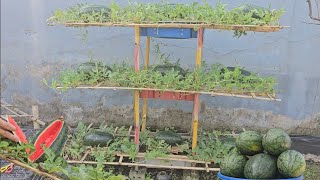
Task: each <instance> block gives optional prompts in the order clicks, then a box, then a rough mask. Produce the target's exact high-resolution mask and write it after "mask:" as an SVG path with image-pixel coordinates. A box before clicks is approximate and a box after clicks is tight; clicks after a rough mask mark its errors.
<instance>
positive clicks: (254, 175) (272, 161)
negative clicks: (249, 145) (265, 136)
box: [244, 153, 277, 179]
mask: <svg viewBox="0 0 320 180" xmlns="http://www.w3.org/2000/svg"><path fill="white" fill-rule="evenodd" d="M276 173H277V159H276V158H275V157H273V156H270V155H268V154H265V153H260V154H256V155H254V156H252V157H251V158H250V159H249V160H248V162H247V163H246V165H245V167H244V176H245V177H246V178H248V179H272V178H274V177H275V176H276Z"/></svg>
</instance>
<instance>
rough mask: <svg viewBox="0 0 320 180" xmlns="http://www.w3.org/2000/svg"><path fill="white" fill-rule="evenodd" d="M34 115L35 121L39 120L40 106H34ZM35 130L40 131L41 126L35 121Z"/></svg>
mask: <svg viewBox="0 0 320 180" xmlns="http://www.w3.org/2000/svg"><path fill="white" fill-rule="evenodd" d="M32 115H33V117H34V118H35V119H39V108H38V106H36V105H34V106H32ZM33 128H34V129H39V128H40V124H39V123H38V122H37V121H36V120H33Z"/></svg>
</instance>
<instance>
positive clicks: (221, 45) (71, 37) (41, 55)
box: [1, 0, 320, 120]
mask: <svg viewBox="0 0 320 180" xmlns="http://www.w3.org/2000/svg"><path fill="white" fill-rule="evenodd" d="M78 2H85V1H77V0H68V1H63V0H58V1H43V0H28V1H18V0H2V1H1V93H2V94H1V96H2V97H4V98H5V99H6V100H8V101H9V102H10V101H11V100H12V99H13V98H12V96H13V95H17V94H18V95H21V96H25V97H28V98H31V99H33V100H36V101H38V102H50V101H51V100H52V99H53V98H56V97H59V98H60V99H61V100H62V102H64V103H67V104H68V103H70V104H74V103H78V102H80V103H81V104H83V105H87V106H91V105H94V104H95V103H96V101H97V100H99V99H100V98H101V96H102V95H106V94H107V95H108V97H111V98H109V99H108V102H105V105H106V106H113V105H120V104H131V103H132V97H131V96H130V93H129V92H125V91H123V92H119V91H118V92H104V91H100V90H99V91H91V90H88V91H79V90H72V91H69V92H68V93H65V94H56V93H55V92H54V91H53V90H51V89H49V88H48V87H46V86H44V85H43V83H42V78H47V79H48V78H51V77H52V76H54V75H56V74H57V70H59V69H61V68H64V67H67V66H71V65H73V64H77V63H80V62H84V61H87V60H88V57H89V56H90V55H91V54H94V56H96V57H99V58H101V59H103V60H104V61H106V62H108V63H115V62H117V61H122V60H123V59H126V58H128V62H133V44H134V40H133V33H134V32H133V29H127V28H88V32H89V36H88V42H87V43H83V41H81V40H80V39H81V37H80V36H79V35H78V34H79V32H80V30H79V29H76V28H65V27H63V26H55V27H50V26H47V25H46V19H47V18H48V17H49V16H50V15H51V13H52V12H53V11H54V10H56V9H57V8H65V7H68V6H71V5H74V4H75V3H78ZM87 2H95V3H105V2H106V1H100V0H94V1H87ZM117 2H118V1H117ZM139 2H143V1H139ZM145 2H147V1H145ZM172 2H175V1H172ZM176 2H182V3H183V2H189V1H187V0H184V1H176ZM208 2H210V3H211V2H213V1H208ZM215 2H216V1H215ZM223 2H225V3H229V4H230V5H229V7H230V8H232V7H236V6H238V5H240V4H242V3H245V2H248V1H244V0H239V1H223ZM119 3H122V4H126V1H123V0H121V1H119ZM250 3H253V4H256V5H261V6H268V5H269V4H271V7H272V8H285V10H286V13H285V15H284V16H283V17H282V18H281V24H282V25H288V26H291V27H290V28H287V29H285V30H281V31H280V32H277V33H248V35H247V36H243V37H240V38H239V39H238V38H234V37H233V32H228V31H216V30H208V31H206V32H205V41H204V51H203V60H205V61H206V62H207V63H208V64H212V63H222V64H225V65H240V66H244V67H245V68H247V69H249V70H251V71H255V72H260V74H261V75H274V76H276V77H277V78H278V82H279V85H278V89H279V90H280V91H281V92H280V93H279V97H280V98H281V99H282V100H283V101H282V102H269V101H257V100H245V99H238V98H226V97H216V98H207V96H205V97H203V98H202V101H205V102H206V104H207V106H214V107H222V108H223V107H234V108H240V107H241V108H248V109H254V110H263V111H272V112H273V113H275V114H280V115H284V116H288V117H290V118H292V119H297V120H302V119H305V118H307V117H310V116H312V115H315V114H317V113H319V112H320V57H319V56H320V26H319V25H312V24H306V23H304V22H311V20H310V19H309V17H308V9H307V4H306V2H305V1H301V0H283V1H276V0H273V1H262V2H261V1H258V0H254V1H250ZM212 4H213V3H212ZM155 43H161V44H163V45H164V46H163V47H161V50H162V51H164V52H167V53H170V54H171V55H172V57H174V58H176V59H177V58H180V59H181V63H182V65H183V66H184V67H191V66H192V65H193V64H194V60H195V52H196V41H195V40H181V41H175V40H164V39H161V40H158V39H157V40H155V41H154V42H153V44H155ZM142 46H144V42H142ZM142 53H144V49H142ZM142 58H143V56H142ZM152 59H153V60H152V62H153V63H156V62H158V60H157V59H155V55H154V52H153V54H152ZM167 105H168V106H169V107H175V108H177V107H178V108H180V109H183V110H185V111H191V109H192V106H191V104H189V103H185V104H183V103H167V102H166V103H164V102H163V101H153V102H152V103H151V106H152V107H165V106H167Z"/></svg>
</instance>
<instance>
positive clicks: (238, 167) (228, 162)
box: [220, 153, 248, 178]
mask: <svg viewBox="0 0 320 180" xmlns="http://www.w3.org/2000/svg"><path fill="white" fill-rule="evenodd" d="M247 161H248V158H247V157H246V156H245V155H242V154H238V153H230V154H227V155H226V156H225V157H224V158H223V160H222V162H221V165H220V171H221V173H222V174H223V175H225V176H231V177H236V178H243V177H244V167H245V165H246V163H247Z"/></svg>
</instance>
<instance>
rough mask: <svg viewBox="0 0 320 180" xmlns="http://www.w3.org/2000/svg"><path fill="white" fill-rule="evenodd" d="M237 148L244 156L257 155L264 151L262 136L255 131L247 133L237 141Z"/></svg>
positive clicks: (243, 133)
mask: <svg viewBox="0 0 320 180" xmlns="http://www.w3.org/2000/svg"><path fill="white" fill-rule="evenodd" d="M236 147H237V149H238V150H239V151H240V153H241V154H243V155H249V156H251V155H255V154H258V153H261V152H262V151H263V147H262V136H261V135H260V134H259V133H257V132H255V131H245V132H242V133H241V134H239V136H238V137H237V139H236Z"/></svg>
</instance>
